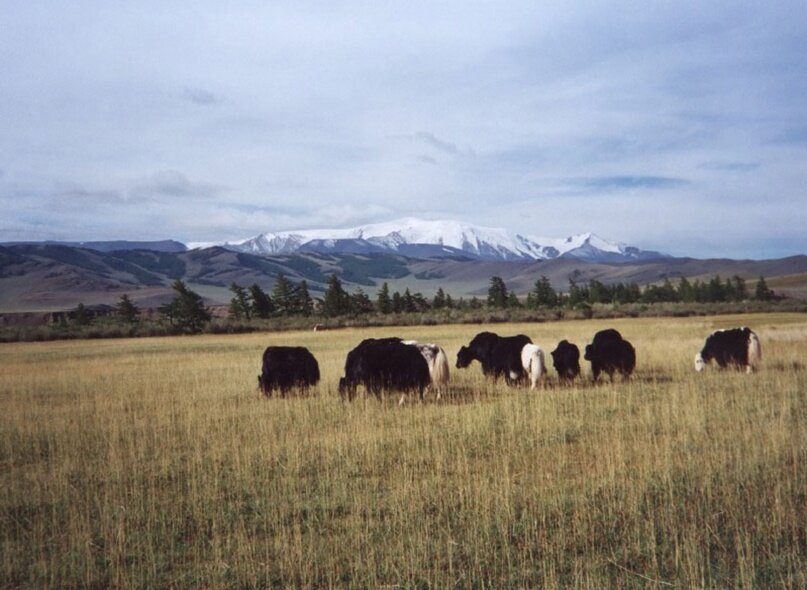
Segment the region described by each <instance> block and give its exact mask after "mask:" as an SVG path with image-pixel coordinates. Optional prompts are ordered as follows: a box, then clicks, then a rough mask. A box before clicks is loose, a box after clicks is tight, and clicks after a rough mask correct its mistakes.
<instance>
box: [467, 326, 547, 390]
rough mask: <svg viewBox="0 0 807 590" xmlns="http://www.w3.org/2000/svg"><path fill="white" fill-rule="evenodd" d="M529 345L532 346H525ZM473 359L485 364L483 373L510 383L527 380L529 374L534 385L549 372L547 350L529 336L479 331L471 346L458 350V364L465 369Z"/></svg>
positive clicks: (514, 383)
mask: <svg viewBox="0 0 807 590" xmlns="http://www.w3.org/2000/svg"><path fill="white" fill-rule="evenodd" d="M527 345H531V347H529V348H526V349H525V347H527ZM473 361H479V363H480V364H481V365H482V373H483V374H485V375H487V376H488V377H493V378H494V379H498V378H499V377H504V379H505V381H506V382H507V384H508V385H516V384H518V383H520V382H524V381H525V379H526V378H527V377H529V379H530V383H531V385H532V386H533V387H534V386H535V384H536V383H537V382H538V380H539V379H541V378H542V377H543V375H544V374H545V373H546V363H545V362H544V353H543V351H542V350H541V349H540V347H538V346H536V345H534V344H533V343H532V340H531V339H530V337H529V336H525V335H523V334H519V335H518V336H506V337H502V336H499V335H498V334H494V333H493V332H480V333H479V334H477V335H476V336H474V338H473V340H471V342H470V343H469V344H468V346H463V347H462V348H460V350H459V352H458V353H457V364H456V366H457V368H458V369H464V368H465V367H467V366H468V365H470V364H471V363H472V362H473Z"/></svg>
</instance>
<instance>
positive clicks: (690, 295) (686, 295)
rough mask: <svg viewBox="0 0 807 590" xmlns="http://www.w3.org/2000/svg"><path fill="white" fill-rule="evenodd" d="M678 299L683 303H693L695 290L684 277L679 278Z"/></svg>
mask: <svg viewBox="0 0 807 590" xmlns="http://www.w3.org/2000/svg"><path fill="white" fill-rule="evenodd" d="M678 298H679V299H680V300H681V301H683V302H685V303H692V302H693V301H695V288H694V287H693V286H692V284H691V283H690V282H689V281H688V280H687V278H686V277H681V280H680V281H679V282H678Z"/></svg>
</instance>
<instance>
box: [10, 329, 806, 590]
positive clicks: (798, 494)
mask: <svg viewBox="0 0 807 590" xmlns="http://www.w3.org/2000/svg"><path fill="white" fill-rule="evenodd" d="M739 324H748V325H751V326H752V327H753V328H754V330H755V331H756V332H757V333H758V334H759V335H760V338H761V340H762V346H763V354H764V364H763V369H762V370H761V371H760V372H758V373H756V374H753V375H745V374H742V373H735V372H719V371H717V370H714V369H713V370H711V371H708V372H706V373H704V374H696V373H695V372H694V370H693V368H692V358H693V356H694V354H695V352H697V350H699V348H700V346H701V345H702V342H703V338H704V337H705V336H706V335H707V334H708V333H709V332H710V331H711V330H713V329H715V328H717V327H725V326H730V325H739ZM604 327H616V328H617V329H619V330H620V331H621V332H622V333H623V335H624V336H625V337H626V338H628V339H629V340H631V341H632V342H633V343H634V345H635V346H636V349H637V357H638V363H637V366H638V370H637V373H636V374H635V376H634V378H633V379H632V380H630V381H629V382H626V383H623V382H622V381H621V380H616V381H615V382H614V383H610V382H608V381H607V380H606V381H605V382H601V383H600V384H597V385H596V386H595V385H592V384H590V383H589V382H588V381H586V380H585V379H584V380H581V381H580V382H579V383H577V385H576V386H573V387H560V386H558V385H555V384H554V383H551V379H550V384H549V385H548V386H547V387H546V388H544V389H541V390H538V391H535V392H530V391H529V390H527V389H511V388H507V387H506V386H505V385H504V384H502V383H492V382H489V381H486V380H484V379H483V378H482V376H481V372H480V370H479V367H478V365H476V364H474V365H472V366H471V367H470V368H468V369H465V370H456V369H454V370H453V371H452V380H451V385H450V387H449V389H448V391H446V392H445V395H443V397H442V398H441V400H440V401H437V400H435V398H434V396H430V397H429V398H428V399H427V400H426V401H425V402H423V403H418V402H414V401H410V402H409V403H407V404H406V405H404V406H403V407H398V406H397V396H390V397H389V398H388V399H384V400H382V401H378V400H376V399H375V398H368V397H360V398H359V399H358V400H356V401H354V402H353V403H347V402H343V401H342V400H340V398H339V396H338V394H337V387H336V386H337V382H338V378H339V377H340V376H341V374H342V367H343V363H344V358H345V355H346V354H347V352H348V350H350V348H352V347H353V346H354V345H355V344H357V343H358V342H359V341H360V340H361V339H362V338H365V337H368V336H379V335H393V334H395V335H400V336H402V337H405V338H413V339H419V340H421V341H434V342H438V343H440V344H442V345H443V346H444V347H445V348H446V349H447V351H448V352H449V354H450V355H451V356H452V358H453V357H454V356H455V354H456V351H457V350H458V348H459V347H460V345H462V344H466V343H467V342H468V341H469V340H470V338H471V337H472V336H473V335H474V334H475V333H476V332H478V331H480V330H482V329H484V328H485V327H484V326H449V325H435V326H429V327H427V328H424V327H406V328H396V329H394V330H390V329H343V330H334V331H326V332H317V333H312V332H309V331H305V332H286V333H282V334H277V333H274V334H248V335H232V336H223V335H217V336H199V337H172V338H154V339H134V340H115V341H82V342H50V343H26V344H22V343H21V344H6V345H3V346H2V358H3V363H2V365H0V489H2V490H3V493H2V495H0V580H3V583H2V585H4V586H7V587H58V588H65V587H96V588H101V587H104V588H105V587H247V588H253V587H254V588H260V587H315V588H323V587H346V586H347V587H411V588H427V587H432V588H446V587H463V588H464V587H475V588H479V587H491V588H506V587H512V588H524V587H615V588H639V587H642V588H644V587H648V586H652V585H656V586H661V587H671V586H678V587H693V586H695V587H711V588H729V587H737V588H751V587H783V588H799V587H806V586H807V574H805V572H807V557H805V556H807V470H805V467H804V466H805V465H807V367H805V364H804V360H803V359H804V358H805V353H806V352H807V320H806V319H805V317H804V316H803V315H798V314H771V315H756V316H742V317H730V316H721V317H719V318H686V319H621V320H612V321H607V322H606V321H596V320H593V321H585V322H583V321H581V322H546V323H540V324H534V323H529V324H518V325H506V326H496V327H494V328H493V330H494V331H498V332H500V333H502V334H515V333H519V332H522V333H526V334H528V335H530V336H531V337H532V338H533V340H534V341H535V342H536V343H538V344H540V345H542V346H543V347H544V348H545V349H546V350H547V351H549V350H552V349H553V348H554V345H555V343H557V341H559V340H560V339H561V338H567V339H569V340H571V341H573V342H575V343H577V344H578V345H579V346H580V347H581V349H582V348H583V346H584V345H585V343H586V342H589V341H590V339H591V336H592V335H593V334H594V332H595V331H596V330H598V329H602V328H604ZM488 328H489V327H488ZM269 344H295V345H303V346H307V347H308V348H309V349H310V350H311V351H312V352H313V353H314V355H315V356H316V357H317V358H318V360H319V362H320V368H321V372H322V375H323V381H322V382H321V383H320V386H319V387H318V388H316V389H315V390H314V391H313V392H312V394H311V395H309V396H307V397H292V398H287V399H277V398H275V399H270V400H264V399H261V398H260V397H259V396H258V394H257V392H256V391H255V385H256V375H257V373H258V372H259V369H260V358H261V353H262V351H263V348H264V347H265V346H267V345H269ZM551 376H552V371H551V370H550V377H551ZM585 377H588V375H585Z"/></svg>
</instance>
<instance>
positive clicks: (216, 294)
mask: <svg viewBox="0 0 807 590" xmlns="http://www.w3.org/2000/svg"><path fill="white" fill-rule="evenodd" d="M279 273H282V274H284V275H285V276H286V277H287V278H289V279H290V280H292V281H295V282H299V281H301V280H306V281H307V282H308V285H309V289H310V291H311V292H312V295H314V296H317V295H318V294H321V293H322V291H323V290H324V288H325V284H326V282H327V279H328V277H329V276H330V274H331V273H337V274H338V275H339V276H340V278H341V279H342V281H343V283H344V284H345V287H346V288H347V289H348V290H349V291H352V290H355V289H357V288H361V289H363V290H364V291H365V292H367V293H369V294H370V295H371V296H373V295H374V294H375V292H376V291H377V289H378V287H379V286H380V285H381V283H382V282H384V281H386V282H388V283H389V285H390V289H392V290H401V291H402V290H403V289H406V288H409V289H411V290H412V291H413V292H414V291H420V292H422V293H423V294H424V295H427V296H431V295H432V294H433V293H434V292H435V291H436V290H437V289H438V288H440V287H442V288H443V290H444V291H445V292H446V293H450V294H451V295H452V296H454V297H468V296H473V295H476V296H480V295H481V296H484V295H485V294H486V292H487V288H488V283H489V280H490V277H492V276H500V277H502V278H503V279H504V281H505V283H506V284H507V286H508V288H509V289H510V290H512V291H515V292H516V293H517V294H525V293H526V292H527V291H529V290H530V289H531V288H532V286H533V284H534V283H535V281H536V279H538V278H539V277H541V276H542V275H545V276H546V277H548V278H549V279H550V281H551V282H552V284H553V286H554V287H555V289H557V290H565V289H567V288H568V284H569V280H570V279H572V280H574V281H576V282H577V283H585V282H587V281H590V280H593V279H596V280H598V281H601V282H604V283H614V282H626V283H633V282H635V283H639V284H640V285H645V284H649V283H655V282H658V281H662V280H664V279H671V280H673V281H676V280H677V279H678V278H679V277H688V278H693V279H694V278H700V279H709V278H711V277H713V276H714V275H716V274H718V275H720V276H721V277H724V278H727V277H731V276H733V275H739V276H741V277H743V278H745V279H747V280H755V279H757V278H758V277H759V276H764V277H765V278H766V279H767V280H769V283H770V284H771V285H772V286H773V287H774V288H775V289H776V291H777V292H779V293H782V294H785V295H790V296H797V297H804V296H805V295H807V256H803V255H802V256H792V257H788V258H781V259H774V260H730V259H707V260H699V259H694V258H664V259H658V260H650V261H639V262H632V263H621V264H603V263H591V262H585V261H581V260H577V259H574V258H558V259H555V260H549V261H539V262H505V261H498V262H491V261H479V260H469V259H464V258H440V259H430V260H418V259H411V258H405V257H402V256H396V255H377V254H373V255H361V254H315V253H311V254H297V255H287V256H276V257H262V256H255V255H250V254H244V253H239V252H232V251H230V250H226V249H224V248H219V247H214V248H206V249H198V250H190V251H186V252H157V251H150V250H126V251H114V252H100V251H96V250H89V249H84V248H77V247H73V246H65V245H52V244H37V245H16V246H8V247H0V312H22V311H54V310H62V309H71V308H74V307H75V306H76V305H78V303H84V304H86V305H89V304H100V303H107V304H113V303H115V302H117V301H118V299H119V298H120V296H121V295H122V294H124V293H126V294H128V295H129V296H130V297H131V298H132V300H133V301H135V303H137V305H139V306H141V307H144V308H148V307H156V306H157V305H159V304H160V303H162V302H165V301H167V300H169V299H170V298H171V297H172V296H173V292H172V291H171V288H170V285H171V283H172V282H173V281H174V280H175V279H181V280H183V281H185V282H186V283H187V284H188V285H189V286H190V287H191V288H192V289H194V290H197V291H198V292H199V293H200V294H201V295H203V296H204V297H205V298H206V299H207V300H208V301H209V302H210V303H211V304H215V303H226V302H228V301H229V299H230V296H231V294H230V292H229V290H228V286H229V285H230V284H231V283H233V282H235V283H238V284H239V285H242V286H250V285H252V284H256V283H257V284H258V285H260V286H261V287H262V288H264V289H265V290H270V289H271V288H272V286H273V285H274V281H275V278H276V277H277V276H278V274H279ZM779 277H781V279H780V280H779V281H778V282H777V279H778V278H779Z"/></svg>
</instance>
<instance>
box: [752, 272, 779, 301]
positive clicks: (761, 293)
mask: <svg viewBox="0 0 807 590" xmlns="http://www.w3.org/2000/svg"><path fill="white" fill-rule="evenodd" d="M773 298H774V293H773V291H771V290H770V289H769V288H768V284H767V283H766V282H765V277H762V276H760V277H759V280H758V281H757V287H756V289H754V299H756V300H757V301H770V300H771V299H773Z"/></svg>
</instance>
